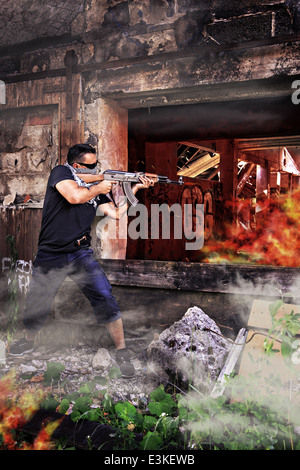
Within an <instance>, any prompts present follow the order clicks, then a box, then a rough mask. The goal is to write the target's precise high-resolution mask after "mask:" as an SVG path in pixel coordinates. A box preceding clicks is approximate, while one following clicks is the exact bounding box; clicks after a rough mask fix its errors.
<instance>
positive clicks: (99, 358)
mask: <svg viewBox="0 0 300 470" xmlns="http://www.w3.org/2000/svg"><path fill="white" fill-rule="evenodd" d="M111 365H112V360H111V357H110V354H109V352H108V351H107V349H104V348H100V349H98V351H97V352H96V354H95V356H94V357H93V360H92V367H93V369H97V370H102V371H105V370H108V369H109V368H110V366H111Z"/></svg>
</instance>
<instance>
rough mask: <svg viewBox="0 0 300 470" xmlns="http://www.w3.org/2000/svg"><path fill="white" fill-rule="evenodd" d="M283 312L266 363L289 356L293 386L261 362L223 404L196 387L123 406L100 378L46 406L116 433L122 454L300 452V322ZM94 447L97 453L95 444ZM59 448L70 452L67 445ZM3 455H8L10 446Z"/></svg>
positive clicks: (229, 388)
mask: <svg viewBox="0 0 300 470" xmlns="http://www.w3.org/2000/svg"><path fill="white" fill-rule="evenodd" d="M282 306H283V302H282V301H278V302H274V303H273V304H272V305H271V306H270V315H271V319H272V327H271V328H270V330H269V333H268V337H267V338H266V340H265V342H264V352H265V354H264V357H263V361H265V362H266V364H267V365H268V362H269V361H270V358H271V357H272V355H274V354H276V353H278V352H281V355H282V357H283V359H284V361H285V364H286V366H287V367H288V370H289V376H288V378H287V379H286V377H284V378H282V377H280V375H279V374H277V371H276V370H272V372H271V373H270V374H269V375H267V376H265V375H264V368H263V364H262V361H260V363H259V364H258V367H257V372H255V373H254V374H249V376H247V377H242V376H240V375H236V376H234V375H233V376H232V377H227V383H226V389H225V393H224V394H223V396H221V397H219V398H212V397H210V396H204V395H203V394H201V393H200V392H199V391H197V390H195V389H194V387H193V386H192V385H191V386H190V388H189V390H186V391H181V393H177V392H176V390H178V389H177V388H176V386H174V385H173V386H171V385H170V386H169V387H168V388H165V387H164V386H163V385H160V386H159V387H158V388H156V389H155V390H153V391H152V392H151V393H150V395H149V397H147V400H146V399H145V400H142V399H140V400H137V401H136V402H135V403H132V402H130V401H118V402H115V401H114V400H113V398H112V397H111V396H110V395H109V393H108V392H107V389H106V388H105V387H106V385H107V379H106V378H104V377H102V376H98V377H95V378H94V380H93V381H89V382H86V383H84V384H83V385H81V386H80V388H79V390H78V391H77V392H75V393H71V394H65V395H63V396H61V394H60V396H57V395H56V396H55V394H54V395H53V394H51V393H48V394H47V395H46V396H44V397H43V399H42V400H41V401H40V406H41V407H42V408H46V409H50V410H57V411H59V412H60V413H62V414H66V413H67V414H68V415H69V416H70V418H71V419H72V420H73V421H74V422H75V423H79V422H81V421H82V420H90V421H95V422H98V423H101V424H106V425H109V426H110V427H111V428H112V437H113V439H114V442H115V448H116V449H124V450H133V449H141V450H163V449H164V450H165V449H167V450H170V449H171V450H176V449H177V450H184V449H185V450H220V449H221V450H248V449H249V450H256V449H260V450H262V449H268V450H273V449H274V450H286V449H293V450H300V435H299V433H297V432H296V431H297V430H299V427H300V407H299V403H297V402H296V403H294V402H293V400H292V393H290V392H291V387H292V383H293V379H295V378H296V380H299V367H297V366H298V364H299V363H300V360H298V344H299V341H298V340H297V337H296V335H297V333H298V331H299V330H300V314H299V313H294V312H292V313H291V314H288V315H285V314H283V315H281V316H280V318H278V312H279V309H280V308H281V307H282ZM276 341H277V342H280V345H281V348H280V350H279V349H277V348H276V347H275V344H276ZM295 353H297V355H296V356H295ZM62 372H63V366H62V365H61V364H59V363H55V362H52V363H48V364H47V370H46V371H45V374H44V380H45V381H46V382H47V383H49V384H53V383H55V382H57V381H58V380H60V377H61V373H62ZM114 373H115V371H112V374H113V375H114ZM297 374H298V376H297ZM287 384H288V387H290V388H288V389H286V387H287ZM0 385H1V384H0ZM98 385H101V387H98ZM0 388H1V387H0ZM99 388H101V390H99ZM6 406H7V405H6ZM0 413H1V410H0ZM5 432H6V434H5V435H6V436H7V431H5ZM1 433H2V435H3V427H2V428H0V435H1ZM89 445H90V447H91V448H93V442H92V438H90V442H89ZM56 446H57V447H58V448H60V449H64V448H65V447H64V446H63V445H62V444H61V443H56ZM0 448H5V442H4V439H3V438H2V443H1V440H0Z"/></svg>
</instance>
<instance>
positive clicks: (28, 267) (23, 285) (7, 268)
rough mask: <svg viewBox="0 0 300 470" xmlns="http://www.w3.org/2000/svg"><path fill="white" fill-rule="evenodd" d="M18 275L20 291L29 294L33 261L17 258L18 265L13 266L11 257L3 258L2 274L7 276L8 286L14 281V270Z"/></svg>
mask: <svg viewBox="0 0 300 470" xmlns="http://www.w3.org/2000/svg"><path fill="white" fill-rule="evenodd" d="M13 270H14V274H16V275H17V280H18V287H19V292H20V293H21V294H27V291H28V288H29V283H30V279H31V274H32V261H31V260H30V261H24V260H17V261H16V265H15V266H12V260H11V259H10V258H6V257H4V258H2V274H4V275H6V276H7V280H8V286H9V285H10V283H11V282H12V272H13Z"/></svg>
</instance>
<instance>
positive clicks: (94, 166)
mask: <svg viewBox="0 0 300 470" xmlns="http://www.w3.org/2000/svg"><path fill="white" fill-rule="evenodd" d="M76 163H78V164H79V165H84V166H86V167H87V168H89V169H90V170H93V169H94V168H96V166H97V163H98V162H95V163H83V162H76Z"/></svg>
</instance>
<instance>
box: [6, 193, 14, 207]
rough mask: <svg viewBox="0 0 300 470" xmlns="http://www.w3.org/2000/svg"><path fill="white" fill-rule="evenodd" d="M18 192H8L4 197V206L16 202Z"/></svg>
mask: <svg viewBox="0 0 300 470" xmlns="http://www.w3.org/2000/svg"><path fill="white" fill-rule="evenodd" d="M16 195H17V193H16V192H15V191H14V192H13V193H12V194H8V195H7V196H5V197H4V199H3V206H5V207H6V206H10V205H11V204H13V203H14V202H15V199H16Z"/></svg>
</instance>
